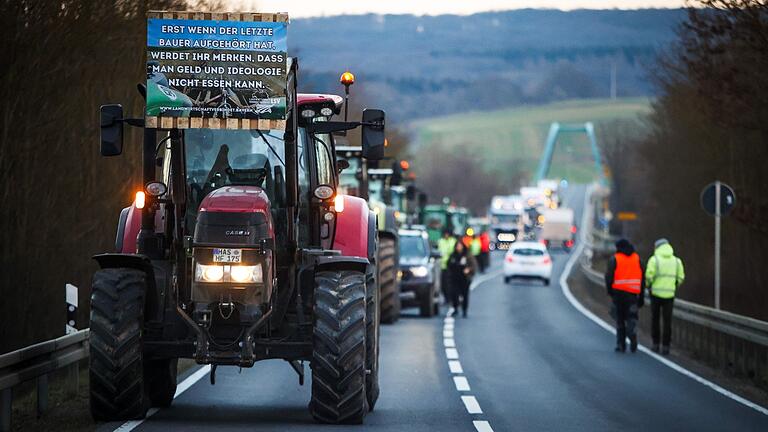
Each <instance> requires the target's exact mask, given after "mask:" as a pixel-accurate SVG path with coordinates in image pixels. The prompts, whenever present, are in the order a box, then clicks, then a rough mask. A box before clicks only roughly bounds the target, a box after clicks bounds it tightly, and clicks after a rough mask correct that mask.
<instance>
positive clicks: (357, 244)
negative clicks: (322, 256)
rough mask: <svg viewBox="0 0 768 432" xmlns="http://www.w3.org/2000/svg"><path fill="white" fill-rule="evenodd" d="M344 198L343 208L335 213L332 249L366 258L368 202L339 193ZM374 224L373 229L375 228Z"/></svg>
mask: <svg viewBox="0 0 768 432" xmlns="http://www.w3.org/2000/svg"><path fill="white" fill-rule="evenodd" d="M340 196H341V197H343V199H344V210H343V211H341V212H339V213H337V214H336V233H335V236H334V238H333V249H336V250H338V251H340V252H341V255H343V256H348V257H360V258H363V259H365V260H366V261H367V260H368V257H369V256H370V252H369V250H370V245H369V238H370V236H371V234H370V231H371V230H370V229H369V228H370V227H369V225H370V218H369V217H368V214H369V210H368V204H367V203H366V202H365V200H364V199H362V198H358V197H353V196H349V195H340ZM375 228H376V227H375V225H374V230H375Z"/></svg>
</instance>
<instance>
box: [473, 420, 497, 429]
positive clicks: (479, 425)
mask: <svg viewBox="0 0 768 432" xmlns="http://www.w3.org/2000/svg"><path fill="white" fill-rule="evenodd" d="M472 424H473V425H475V430H477V432H493V428H492V427H491V424H490V423H488V422H487V421H485V420H475V421H473V422H472Z"/></svg>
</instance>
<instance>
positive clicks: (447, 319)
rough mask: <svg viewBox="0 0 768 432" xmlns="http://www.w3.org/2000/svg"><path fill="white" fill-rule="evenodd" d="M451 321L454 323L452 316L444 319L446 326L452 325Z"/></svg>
mask: <svg viewBox="0 0 768 432" xmlns="http://www.w3.org/2000/svg"><path fill="white" fill-rule="evenodd" d="M453 321H454V320H453V317H452V316H447V317H445V323H446V324H448V323H451V324H453Z"/></svg>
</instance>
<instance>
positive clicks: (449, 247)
mask: <svg viewBox="0 0 768 432" xmlns="http://www.w3.org/2000/svg"><path fill="white" fill-rule="evenodd" d="M456 241H457V240H456V237H454V236H453V233H451V232H450V231H449V230H445V231H443V236H442V237H440V238H439V239H438V240H437V250H438V251H439V252H440V291H442V293H443V300H444V301H445V303H446V304H448V303H449V302H450V299H451V296H450V293H449V292H448V272H447V271H446V270H447V269H448V258H449V257H450V256H451V254H452V253H453V249H454V247H455V246H456Z"/></svg>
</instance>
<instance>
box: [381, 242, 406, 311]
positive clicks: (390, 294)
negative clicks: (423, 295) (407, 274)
mask: <svg viewBox="0 0 768 432" xmlns="http://www.w3.org/2000/svg"><path fill="white" fill-rule="evenodd" d="M395 246H396V245H395V239H393V238H390V237H379V248H378V250H377V251H376V253H377V257H376V264H377V266H378V269H379V289H380V290H381V322H382V323H385V324H394V323H396V322H397V320H398V319H399V318H400V286H399V285H398V283H397V270H398V263H397V250H396V249H395Z"/></svg>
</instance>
